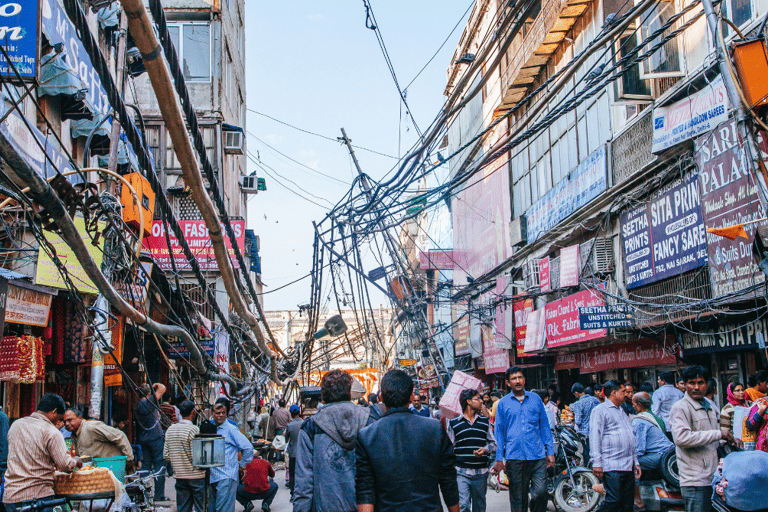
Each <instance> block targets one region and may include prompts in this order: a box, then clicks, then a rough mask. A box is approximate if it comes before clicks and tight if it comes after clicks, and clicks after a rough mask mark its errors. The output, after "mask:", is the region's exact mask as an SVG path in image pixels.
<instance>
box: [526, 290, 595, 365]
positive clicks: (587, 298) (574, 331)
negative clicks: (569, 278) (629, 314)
mask: <svg viewBox="0 0 768 512" xmlns="http://www.w3.org/2000/svg"><path fill="white" fill-rule="evenodd" d="M604 305H605V298H604V297H603V294H602V292H598V291H594V290H583V291H580V292H578V293H574V294H573V295H569V296H568V297H564V298H562V299H560V300H556V301H554V302H550V303H549V304H547V306H546V308H545V310H546V322H547V347H549V348H555V347H561V346H563V345H571V344H573V343H579V342H582V341H587V340H594V339H596V338H602V337H603V336H605V335H606V334H608V331H607V330H605V329H588V330H582V329H581V327H580V326H579V308H584V307H591V306H604ZM526 352H527V350H526Z"/></svg>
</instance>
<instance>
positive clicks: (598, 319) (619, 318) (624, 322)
mask: <svg viewBox="0 0 768 512" xmlns="http://www.w3.org/2000/svg"><path fill="white" fill-rule="evenodd" d="M634 324H635V321H634V318H633V315H632V308H630V307H629V306H625V305H623V304H613V305H610V306H593V307H591V308H590V307H587V308H579V327H580V328H581V329H605V328H608V329H615V328H618V327H625V328H626V327H632V326H633V325H634Z"/></svg>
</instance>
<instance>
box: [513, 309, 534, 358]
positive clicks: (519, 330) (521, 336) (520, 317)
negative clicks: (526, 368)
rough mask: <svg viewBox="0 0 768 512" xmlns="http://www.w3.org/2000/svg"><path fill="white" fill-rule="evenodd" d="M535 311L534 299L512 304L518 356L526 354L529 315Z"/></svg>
mask: <svg viewBox="0 0 768 512" xmlns="http://www.w3.org/2000/svg"><path fill="white" fill-rule="evenodd" d="M531 311H533V299H521V300H516V301H515V302H513V303H512V312H513V313H514V316H515V345H516V346H517V355H518V356H524V355H526V354H525V334H526V332H527V330H528V327H527V325H528V314H529V313H530V312H531Z"/></svg>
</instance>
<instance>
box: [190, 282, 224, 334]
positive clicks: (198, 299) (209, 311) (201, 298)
mask: <svg viewBox="0 0 768 512" xmlns="http://www.w3.org/2000/svg"><path fill="white" fill-rule="evenodd" d="M208 289H210V290H211V292H213V296H214V297H215V296H216V283H215V282H213V283H208ZM181 291H182V292H184V294H185V295H186V296H187V297H189V298H190V300H192V302H193V304H194V306H195V309H196V310H197V311H199V312H200V314H201V315H203V316H204V317H205V318H207V319H208V320H210V321H211V322H212V323H214V324H215V320H216V313H215V312H214V308H213V305H212V304H211V303H210V301H209V300H208V297H207V295H206V294H205V292H203V288H202V287H201V286H200V285H199V284H197V283H195V284H191V283H190V284H183V283H182V284H181Z"/></svg>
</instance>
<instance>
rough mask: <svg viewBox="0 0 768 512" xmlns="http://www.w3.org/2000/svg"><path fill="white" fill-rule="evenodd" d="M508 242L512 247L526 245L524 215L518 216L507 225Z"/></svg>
mask: <svg viewBox="0 0 768 512" xmlns="http://www.w3.org/2000/svg"><path fill="white" fill-rule="evenodd" d="M509 242H510V245H512V247H520V246H522V245H526V244H527V243H528V223H527V221H526V220H525V215H520V216H519V217H516V218H515V219H513V220H512V222H511V223H510V224H509Z"/></svg>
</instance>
